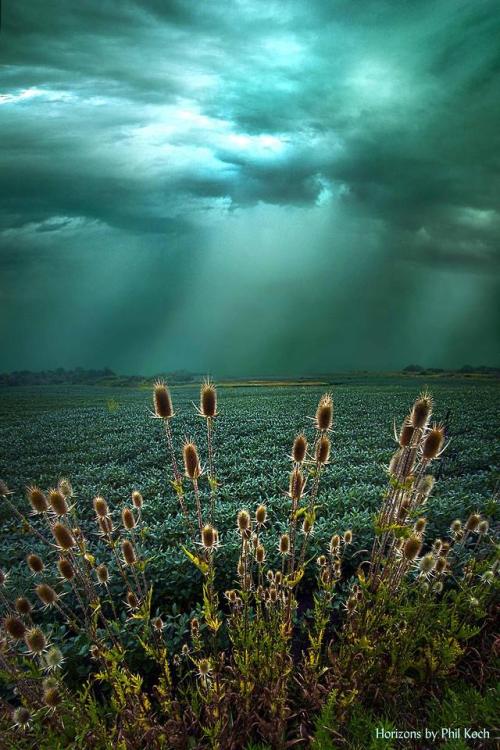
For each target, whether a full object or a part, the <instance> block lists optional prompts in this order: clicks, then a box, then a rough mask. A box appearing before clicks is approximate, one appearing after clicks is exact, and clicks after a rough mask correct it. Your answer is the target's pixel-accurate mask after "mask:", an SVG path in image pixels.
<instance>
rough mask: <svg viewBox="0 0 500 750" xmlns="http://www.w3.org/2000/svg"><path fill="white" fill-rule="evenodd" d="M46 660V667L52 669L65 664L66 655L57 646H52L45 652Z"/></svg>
mask: <svg viewBox="0 0 500 750" xmlns="http://www.w3.org/2000/svg"><path fill="white" fill-rule="evenodd" d="M44 661H45V666H46V668H47V669H48V670H49V671H51V670H53V669H59V668H60V667H61V666H62V665H63V662H64V656H63V655H62V652H61V651H60V650H59V649H58V648H57V646H52V647H51V648H49V650H48V651H47V653H46V654H45V658H44Z"/></svg>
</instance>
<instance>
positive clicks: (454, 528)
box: [450, 518, 462, 534]
mask: <svg viewBox="0 0 500 750" xmlns="http://www.w3.org/2000/svg"><path fill="white" fill-rule="evenodd" d="M450 530H451V532H452V534H459V533H460V532H461V531H462V521H461V520H460V519H459V518H456V519H455V520H454V521H452V523H451V526H450Z"/></svg>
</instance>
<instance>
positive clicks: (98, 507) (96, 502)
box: [92, 495, 109, 518]
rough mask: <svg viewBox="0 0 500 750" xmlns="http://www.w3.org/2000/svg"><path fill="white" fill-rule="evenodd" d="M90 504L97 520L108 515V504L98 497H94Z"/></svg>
mask: <svg viewBox="0 0 500 750" xmlns="http://www.w3.org/2000/svg"><path fill="white" fill-rule="evenodd" d="M92 504H93V506H94V510H95V512H96V514H97V517H98V518H105V517H106V516H107V515H108V514H109V508H108V504H107V502H106V500H105V499H104V498H103V497H101V496H100V495H98V496H97V497H94V499H93V500H92Z"/></svg>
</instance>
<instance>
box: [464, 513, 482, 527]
mask: <svg viewBox="0 0 500 750" xmlns="http://www.w3.org/2000/svg"><path fill="white" fill-rule="evenodd" d="M480 523H481V516H480V515H479V513H471V514H470V516H469V518H468V519H467V523H466V524H465V529H466V531H477V529H478V527H479V524H480Z"/></svg>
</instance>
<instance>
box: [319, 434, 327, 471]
mask: <svg viewBox="0 0 500 750" xmlns="http://www.w3.org/2000/svg"><path fill="white" fill-rule="evenodd" d="M329 459H330V438H329V437H328V435H321V436H320V438H319V440H318V441H317V443H316V461H317V463H318V464H321V465H324V464H327V463H328V461H329Z"/></svg>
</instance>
